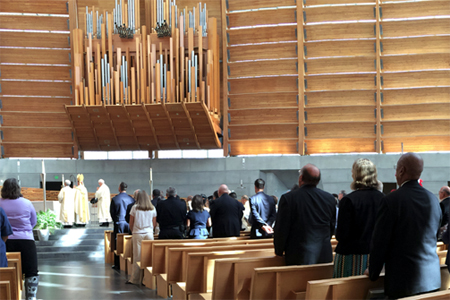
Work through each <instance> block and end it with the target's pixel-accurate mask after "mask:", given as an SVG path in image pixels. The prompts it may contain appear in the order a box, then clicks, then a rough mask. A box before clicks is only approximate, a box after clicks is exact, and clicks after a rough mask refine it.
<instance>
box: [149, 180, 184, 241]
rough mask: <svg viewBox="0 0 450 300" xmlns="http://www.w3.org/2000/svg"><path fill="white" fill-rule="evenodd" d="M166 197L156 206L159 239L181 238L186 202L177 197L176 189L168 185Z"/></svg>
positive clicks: (182, 235)
mask: <svg viewBox="0 0 450 300" xmlns="http://www.w3.org/2000/svg"><path fill="white" fill-rule="evenodd" d="M166 197H167V199H166V200H164V201H161V202H160V203H159V204H158V207H157V208H156V212H157V216H156V221H157V222H158V224H159V229H160V232H159V237H158V238H159V239H183V238H184V230H185V223H186V202H184V201H182V200H180V198H178V197H177V190H176V189H175V188H173V187H169V188H168V189H167V191H166Z"/></svg>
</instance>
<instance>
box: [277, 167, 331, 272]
mask: <svg viewBox="0 0 450 300" xmlns="http://www.w3.org/2000/svg"><path fill="white" fill-rule="evenodd" d="M319 181H320V170H319V169H318V168H317V167H316V166H314V165H312V164H307V165H306V166H304V167H303V168H302V169H301V170H300V176H299V178H298V184H299V188H298V189H295V190H292V191H290V192H289V193H286V194H284V195H282V196H281V199H280V202H279V204H278V213H277V219H276V222H275V229H274V231H275V232H274V245H275V253H276V255H279V256H282V255H283V254H284V255H285V260H286V265H311V264H318V263H329V262H332V261H333V253H332V249H331V242H330V240H331V236H332V235H333V233H334V227H335V223H336V200H335V199H334V197H333V195H331V194H329V193H327V192H325V191H322V190H320V189H318V188H317V187H316V186H317V184H318V183H319Z"/></svg>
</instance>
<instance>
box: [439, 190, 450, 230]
mask: <svg viewBox="0 0 450 300" xmlns="http://www.w3.org/2000/svg"><path fill="white" fill-rule="evenodd" d="M439 206H440V207H441V211H442V222H441V227H442V226H445V224H448V215H449V213H450V197H447V198H445V199H443V200H442V201H441V203H439Z"/></svg>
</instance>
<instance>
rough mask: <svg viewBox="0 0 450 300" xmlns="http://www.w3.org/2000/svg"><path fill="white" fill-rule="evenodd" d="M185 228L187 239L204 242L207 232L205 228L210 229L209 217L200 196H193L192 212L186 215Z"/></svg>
mask: <svg viewBox="0 0 450 300" xmlns="http://www.w3.org/2000/svg"><path fill="white" fill-rule="evenodd" d="M186 226H187V228H188V229H189V238H191V239H197V240H205V239H207V238H208V235H209V232H208V230H207V229H206V227H211V216H210V215H209V212H208V211H207V210H206V209H205V207H204V205H203V198H202V196H201V195H195V196H194V197H193V198H192V210H190V211H189V212H188V214H187V223H186Z"/></svg>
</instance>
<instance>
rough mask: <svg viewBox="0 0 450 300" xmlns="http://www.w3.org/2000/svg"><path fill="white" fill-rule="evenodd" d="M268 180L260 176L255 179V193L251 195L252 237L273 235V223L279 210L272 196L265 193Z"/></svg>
mask: <svg viewBox="0 0 450 300" xmlns="http://www.w3.org/2000/svg"><path fill="white" fill-rule="evenodd" d="M265 185H266V182H265V181H264V180H263V179H261V178H258V179H256V180H255V193H256V194H255V195H253V196H252V197H250V201H249V202H250V224H252V229H251V232H250V238H252V239H256V238H271V237H273V229H272V225H273V223H274V222H275V219H276V216H277V212H276V209H275V201H274V200H273V198H272V196H269V195H267V194H266V193H264V187H265Z"/></svg>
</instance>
